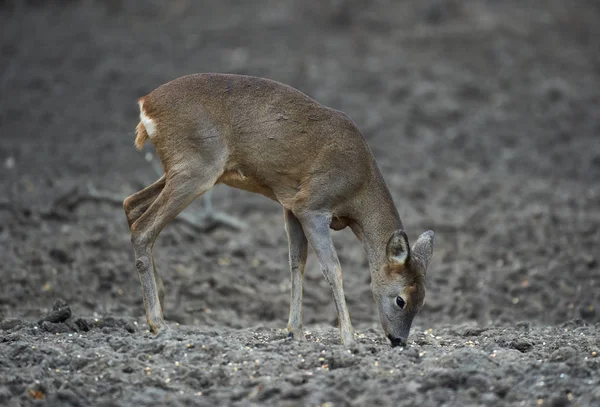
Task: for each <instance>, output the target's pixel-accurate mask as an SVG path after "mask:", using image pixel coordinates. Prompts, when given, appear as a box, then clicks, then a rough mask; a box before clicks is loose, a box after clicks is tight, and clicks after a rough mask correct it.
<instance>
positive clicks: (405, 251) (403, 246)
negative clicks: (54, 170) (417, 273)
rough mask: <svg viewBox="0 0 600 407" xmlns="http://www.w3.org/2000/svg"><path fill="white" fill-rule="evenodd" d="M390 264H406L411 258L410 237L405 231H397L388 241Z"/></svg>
mask: <svg viewBox="0 0 600 407" xmlns="http://www.w3.org/2000/svg"><path fill="white" fill-rule="evenodd" d="M386 252H387V258H388V262H390V263H391V264H394V263H395V264H404V263H406V261H407V260H408V259H409V258H410V246H409V245H408V236H406V233H405V232H404V230H401V229H400V230H397V231H395V232H394V233H392V237H390V240H389V241H388V244H387V248H386Z"/></svg>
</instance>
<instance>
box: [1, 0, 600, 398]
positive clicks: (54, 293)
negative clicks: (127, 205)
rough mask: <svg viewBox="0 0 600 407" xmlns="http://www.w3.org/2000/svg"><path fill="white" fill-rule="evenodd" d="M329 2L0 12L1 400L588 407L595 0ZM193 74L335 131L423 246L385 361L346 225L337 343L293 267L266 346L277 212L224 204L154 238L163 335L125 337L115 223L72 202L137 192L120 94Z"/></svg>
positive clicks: (141, 331) (126, 313)
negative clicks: (267, 83)
mask: <svg viewBox="0 0 600 407" xmlns="http://www.w3.org/2000/svg"><path fill="white" fill-rule="evenodd" d="M15 3H19V4H22V7H15ZM335 4H337V3H335V2H332V3H325V2H318V1H311V2H300V1H298V2H293V1H287V2H280V1H275V0H261V1H257V2H252V3H249V2H236V1H233V0H231V1H219V2H217V1H209V2H204V3H203V5H200V4H198V3H196V2H192V1H186V0H178V1H173V2H170V3H166V2H165V3H163V2H158V1H148V2H133V1H110V2H98V1H93V0H85V1H84V0H81V1H54V2H47V3H41V2H37V1H24V2H16V1H15V2H11V1H9V2H4V3H2V4H0V27H2V28H1V30H2V35H0V52H1V55H2V57H1V58H0V73H1V75H2V76H1V81H0V95H1V96H0V164H1V166H0V187H1V188H2V190H3V191H4V194H2V196H1V197H0V242H1V243H0V273H1V276H2V278H3V279H2V284H1V285H0V404H5V405H10V406H12V405H34V404H40V405H61V406H62V405H84V406H85V405H124V406H125V405H127V406H129V405H147V404H157V405H163V404H168V405H192V404H193V405H196V404H202V403H205V404H207V405H229V404H237V405H252V404H270V405H285V404H289V405H320V404H323V403H326V402H329V403H332V404H334V405H369V404H372V405H425V406H426V405H448V406H455V405H461V406H468V405H544V406H546V405H555V406H562V405H565V406H568V405H580V406H594V405H599V404H600V393H599V392H598V389H599V388H600V386H599V381H600V373H599V369H598V366H599V363H600V359H598V357H597V353H598V352H600V349H599V347H600V346H599V344H600V339H599V338H600V329H599V328H600V326H599V325H598V324H599V323H600V314H599V313H598V307H599V305H598V302H599V298H600V290H599V286H600V283H599V281H600V276H599V264H598V261H599V258H598V247H599V242H600V227H599V226H600V209H599V208H600V187H599V184H598V179H599V177H600V143H599V142H598V140H599V138H598V134H599V133H600V124H599V123H600V120H599V119H600V117H599V116H600V93H599V91H598V89H600V86H599V85H600V54H599V53H598V52H597V50H598V49H600V47H599V45H600V44H599V42H600V40H599V39H600V26H599V25H598V24H597V21H598V19H599V18H600V9H599V8H598V6H597V4H596V3H595V2H593V1H586V0H582V1H580V2H578V3H577V6H573V5H569V4H566V3H564V2H562V1H559V0H551V1H541V0H539V1H538V0H533V1H529V2H527V3H526V4H524V3H523V2H520V1H516V0H515V1H503V2H492V1H484V0H478V1H475V0H467V1H462V2H460V1H456V0H436V1H433V0H427V1H416V0H411V1H403V2H392V1H383V0H382V1H371V2H366V1H362V0H350V1H348V2H346V3H344V2H340V3H339V4H346V6H345V7H342V6H339V7H338V6H336V5H335ZM206 71H220V72H236V73H245V74H253V75H259V76H267V77H270V78H273V79H276V80H279V81H282V82H285V83H288V84H290V85H292V86H295V87H297V88H299V89H301V90H303V91H304V92H306V93H308V94H309V95H311V96H313V97H315V98H316V99H318V100H319V101H321V102H322V103H324V104H326V105H329V106H332V107H335V108H338V109H341V110H343V111H345V112H346V113H348V114H349V115H350V116H351V117H352V118H353V119H354V120H355V121H356V123H357V124H358V126H359V127H360V128H361V130H362V131H363V134H364V136H365V138H366V139H367V140H368V142H369V144H370V145H371V147H372V149H373V151H374V153H375V155H376V158H377V160H378V162H379V163H380V167H381V169H382V172H383V173H384V176H385V178H386V181H387V183H388V185H389V187H390V189H391V192H392V194H393V196H394V198H395V201H396V203H397V205H398V208H399V210H400V214H401V216H402V219H403V222H404V224H405V226H406V228H407V230H408V233H409V238H410V239H411V240H414V239H415V238H416V236H417V235H418V233H420V232H421V231H422V230H425V229H433V230H435V231H436V251H435V257H434V261H433V264H432V265H431V272H430V274H429V276H428V297H427V299H426V304H425V307H424V309H423V310H422V312H421V313H420V314H419V316H418V317H417V320H416V321H415V324H416V326H415V328H414V329H413V332H412V335H411V338H410V344H409V347H408V348H406V349H404V350H399V349H391V348H389V346H388V345H387V343H386V342H385V340H384V338H383V337H382V335H381V331H380V328H379V325H378V322H377V320H376V313H375V307H374V304H373V301H372V298H371V293H370V290H369V286H368V271H367V267H366V258H365V255H364V252H363V251H362V249H361V247H360V245H359V244H358V242H357V241H356V240H355V239H354V237H353V236H352V234H351V232H349V231H343V232H338V233H336V234H335V236H334V239H335V243H336V246H337V249H338V253H339V255H340V259H341V262H342V266H343V268H344V284H345V290H346V295H347V301H348V305H349V308H350V313H351V316H352V319H353V323H354V325H355V327H356V328H357V334H358V335H359V338H358V339H359V344H358V345H357V347H356V348H353V349H351V350H350V352H348V350H347V349H344V348H342V347H341V346H340V345H338V336H337V330H336V328H335V324H336V321H335V310H334V306H333V302H332V300H331V296H330V293H329V288H328V287H327V284H326V283H325V281H324V280H323V278H322V277H321V275H320V272H319V270H318V266H317V264H316V261H315V260H314V258H312V256H311V257H310V258H309V262H308V266H307V275H306V283H305V327H306V329H307V330H309V331H310V332H311V334H310V335H309V341H308V342H306V343H290V342H287V341H285V340H284V338H285V333H284V332H283V331H282V330H281V328H284V327H285V325H286V322H287V312H288V304H289V281H288V271H287V254H286V247H287V244H286V239H285V233H284V230H283V221H282V216H281V211H280V209H279V208H278V207H277V205H275V204H274V203H272V202H268V201H267V200H266V199H264V198H263V197H260V196H258V195H250V194H247V193H245V192H242V191H236V190H232V189H228V188H226V187H222V188H221V187H218V188H216V189H215V192H214V196H213V198H214V205H215V206H216V207H217V208H218V209H219V210H222V211H224V212H227V213H229V214H232V215H234V216H237V217H239V218H241V219H243V220H244V221H246V222H247V223H248V225H249V227H248V228H247V229H245V230H243V231H234V230H229V229H227V228H217V229H214V230H211V231H209V232H206V233H198V232H197V231H194V230H192V229H190V228H189V227H187V226H186V225H184V224H181V223H174V224H173V225H171V226H169V227H168V228H167V229H165V231H164V232H163V233H162V235H161V237H160V238H159V240H158V242H157V244H156V247H155V252H156V255H157V259H158V262H159V265H160V268H161V272H162V274H163V275H164V277H165V280H166V286H167V298H166V310H165V314H166V318H167V320H168V321H169V323H170V324H171V325H172V326H173V331H174V332H173V335H174V336H173V337H171V338H163V339H155V338H152V337H150V335H149V334H148V333H147V332H146V331H145V327H144V325H143V322H144V318H143V307H142V304H141V292H140V287H139V282H138V278H137V275H136V273H135V267H134V266H133V255H132V251H131V248H130V243H129V236H128V231H127V225H126V222H125V218H124V215H123V211H122V208H120V206H119V205H115V204H111V203H107V202H99V201H96V200H89V199H86V196H87V195H88V186H89V185H93V186H94V187H95V188H96V189H98V190H99V191H101V192H102V193H111V194H114V195H116V196H122V197H124V196H126V195H128V194H131V193H132V192H134V191H136V190H139V189H141V188H142V187H143V186H144V185H147V184H148V183H150V182H151V181H152V180H153V179H155V178H156V174H154V173H153V170H152V168H151V166H150V165H149V163H148V162H147V160H146V156H147V154H146V153H149V154H152V150H151V148H149V147H148V150H147V151H145V153H144V154H139V153H137V152H136V151H135V149H134V148H133V130H134V127H135V125H136V123H137V114H138V112H137V106H136V103H135V101H136V99H137V98H138V97H139V96H141V95H144V94H146V93H148V92H149V91H150V90H152V89H153V88H154V87H156V86H157V85H159V84H161V83H164V82H166V81H168V80H170V79H173V78H175V77H177V76H180V75H183V74H187V73H192V72H206ZM79 198H81V199H79ZM200 210H201V204H194V205H193V206H192V207H191V208H190V209H189V211H190V212H195V213H197V212H198V211H200ZM59 299H60V300H64V301H66V302H67V303H68V305H63V306H59V307H58V308H59V310H58V311H57V312H53V311H52V307H53V305H54V303H55V302H56V301H57V300H59ZM67 310H68V311H67ZM47 315H49V316H47ZM67 317H68V318H67ZM65 318H66V319H65ZM44 319H50V320H53V321H57V322H49V321H48V320H46V321H44ZM96 319H97V321H96ZM136 322H137V325H136V324H135V323H136ZM177 324H180V325H177ZM69 335H71V336H69ZM188 344H189V345H190V346H189V347H188ZM203 346H204V347H203ZM299 355H300V356H299ZM320 358H322V360H320ZM257 360H258V363H257V362H256V361H257ZM244 362H246V363H244ZM325 366H326V367H325ZM147 368H150V369H149V370H146V369H147ZM36 399H39V400H36Z"/></svg>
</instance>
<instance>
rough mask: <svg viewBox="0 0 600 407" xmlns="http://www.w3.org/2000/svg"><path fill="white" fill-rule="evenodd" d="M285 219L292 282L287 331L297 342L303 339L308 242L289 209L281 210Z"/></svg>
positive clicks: (298, 222)
mask: <svg viewBox="0 0 600 407" xmlns="http://www.w3.org/2000/svg"><path fill="white" fill-rule="evenodd" d="M283 216H284V219H285V231H286V234H287V238H288V246H289V252H290V271H291V280H292V292H291V296H290V297H291V298H290V316H289V319H288V325H287V330H288V332H289V335H290V337H292V338H293V339H297V340H303V339H304V332H303V329H302V282H303V279H304V266H305V265H306V255H307V250H308V242H307V240H306V236H305V235H304V230H302V225H301V224H300V221H299V220H298V218H296V216H295V215H294V214H293V213H292V211H290V210H289V209H284V210H283Z"/></svg>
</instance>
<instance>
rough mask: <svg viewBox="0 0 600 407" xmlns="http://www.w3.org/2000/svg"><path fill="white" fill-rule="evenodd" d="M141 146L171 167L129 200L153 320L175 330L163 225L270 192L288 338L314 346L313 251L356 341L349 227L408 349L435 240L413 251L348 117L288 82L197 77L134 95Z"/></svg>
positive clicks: (392, 333) (389, 322) (384, 316)
mask: <svg viewBox="0 0 600 407" xmlns="http://www.w3.org/2000/svg"><path fill="white" fill-rule="evenodd" d="M138 104H139V109H140V121H139V123H138V125H137V128H136V137H135V146H136V147H137V149H138V150H141V149H142V148H143V146H144V144H145V143H146V142H147V141H150V142H151V143H152V145H153V147H154V149H155V151H156V155H157V157H158V158H159V159H160V162H161V164H162V166H163V169H164V175H162V176H161V177H160V178H159V179H158V180H157V181H156V182H155V183H153V184H152V185H150V186H148V187H146V188H144V189H142V190H141V191H139V192H137V193H135V194H133V195H131V196H129V197H127V198H125V200H124V201H123V207H124V210H125V215H126V218H127V222H128V224H129V229H130V234H131V242H132V245H133V251H134V255H135V265H136V268H137V273H138V275H139V279H140V282H141V286H142V297H143V304H144V310H145V314H146V320H147V324H148V327H149V329H150V330H151V331H152V332H153V333H154V334H160V333H161V332H165V330H166V331H169V330H170V328H169V327H168V325H167V324H166V323H165V320H164V317H163V307H162V304H163V299H164V295H165V292H164V284H163V281H162V279H161V277H160V276H159V274H158V271H157V268H156V265H155V262H154V257H153V254H152V250H153V245H154V242H155V240H156V238H157V237H158V235H159V234H160V232H161V230H162V229H163V228H164V227H165V226H166V225H167V224H168V223H169V222H170V221H172V220H173V219H174V218H175V217H176V216H177V215H178V214H179V213H180V212H181V211H182V210H183V209H184V208H185V207H186V206H187V205H188V204H190V203H191V202H192V201H193V200H194V199H196V198H197V197H199V196H201V195H202V194H203V193H205V192H207V191H208V190H209V189H211V188H212V187H213V186H215V185H217V184H225V185H228V186H230V187H234V188H239V189H242V190H245V191H249V192H252V193H258V194H262V195H264V196H265V197H267V198H270V199H272V200H274V201H276V202H279V204H281V206H282V207H283V219H284V223H285V231H286V235H287V240H288V249H289V267H290V274H291V295H290V310H289V319H288V325H287V331H288V336H289V337H290V338H293V339H296V340H306V338H305V337H304V330H303V316H302V315H303V314H302V292H303V278H304V269H305V264H306V259H307V252H308V247H309V246H310V247H311V248H312V251H313V252H314V254H315V255H316V258H317V260H318V263H319V266H320V269H321V272H322V274H323V276H324V278H325V280H326V281H327V283H328V284H329V286H330V288H331V292H332V294H333V301H334V304H335V308H336V312H337V319H338V324H339V331H340V338H341V343H342V344H343V345H346V346H351V345H353V344H355V343H356V339H355V337H354V331H353V328H352V323H351V320H350V315H349V312H348V307H347V304H346V299H345V296H344V288H343V283H342V268H341V266H340V261H339V259H338V256H337V253H336V249H335V247H334V244H333V240H332V236H331V233H330V230H341V229H344V228H346V227H350V229H351V230H352V232H353V233H354V235H355V236H356V237H357V239H358V240H359V241H360V242H361V244H362V246H363V248H364V250H365V252H366V256H367V260H368V265H369V269H370V274H371V282H370V285H371V291H372V294H373V298H374V300H375V303H376V304H377V309H378V314H379V321H380V323H381V326H382V328H383V331H384V333H385V335H386V336H387V338H388V339H389V341H390V342H391V346H392V347H396V346H406V344H407V338H408V336H409V332H410V328H411V324H412V322H413V319H414V317H415V315H416V314H417V313H418V312H419V310H420V309H421V308H422V306H423V302H424V299H425V276H426V273H427V269H428V266H429V263H430V261H431V258H432V255H433V244H434V233H433V232H432V231H431V230H428V231H426V232H424V233H422V234H421V235H420V236H419V237H418V239H417V240H416V242H415V243H414V245H413V246H412V248H411V247H410V245H409V241H408V236H407V234H406V232H405V230H404V227H403V224H402V222H401V220H400V216H399V214H398V210H397V209H396V206H395V205H394V202H393V199H392V195H391V193H390V191H389V189H388V187H387V185H386V182H385V180H384V178H383V176H382V174H381V171H380V170H379V167H378V166H377V163H376V162H375V158H374V155H373V153H372V151H371V149H370V147H369V146H368V144H367V142H366V140H365V139H364V137H363V136H362V134H361V132H360V131H359V129H358V127H357V126H356V124H355V123H354V122H353V121H352V119H351V118H350V117H349V116H348V115H346V114H345V113H343V112H341V111H338V110H335V109H332V108H329V107H326V106H324V105H322V104H320V103H319V102H317V101H316V100H314V99H312V98H311V97H309V96H308V95H306V94H305V93H303V92H301V91H299V90H297V89H295V88H293V87H291V86H288V85H285V84H283V83H280V82H277V81H274V80H270V79H266V78H260V77H255V76H248V75H236V74H225V73H198V74H191V75H187V76H182V77H180V78H177V79H174V80H172V81H170V82H167V83H165V84H163V85H161V86H159V87H158V88H156V89H155V90H153V91H152V92H151V93H149V94H148V95H146V96H143V97H142V98H140V99H139V100H138Z"/></svg>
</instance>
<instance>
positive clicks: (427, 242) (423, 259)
mask: <svg viewBox="0 0 600 407" xmlns="http://www.w3.org/2000/svg"><path fill="white" fill-rule="evenodd" d="M433 236H434V234H433V232H432V231H431V230H428V231H427V232H424V233H423V234H421V236H419V238H418V239H417V241H416V242H415V244H414V245H413V248H412V258H411V261H413V262H415V263H417V264H418V265H419V267H420V268H421V269H422V270H423V274H425V273H426V272H427V267H429V262H430V261H431V257H432V256H433V240H434V239H433Z"/></svg>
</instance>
